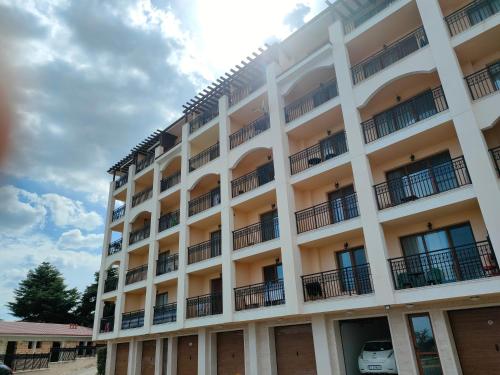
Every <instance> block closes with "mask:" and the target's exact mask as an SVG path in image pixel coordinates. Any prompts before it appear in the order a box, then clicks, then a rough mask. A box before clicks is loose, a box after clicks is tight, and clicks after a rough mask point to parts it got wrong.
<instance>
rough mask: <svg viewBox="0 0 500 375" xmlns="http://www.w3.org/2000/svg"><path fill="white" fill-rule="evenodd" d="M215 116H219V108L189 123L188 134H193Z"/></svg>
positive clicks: (200, 115) (206, 112)
mask: <svg viewBox="0 0 500 375" xmlns="http://www.w3.org/2000/svg"><path fill="white" fill-rule="evenodd" d="M217 116H219V106H215V107H214V108H212V109H211V110H209V111H205V112H203V113H201V114H199V115H198V116H197V117H195V118H194V119H192V120H191V121H190V122H189V134H191V133H194V132H195V131H196V130H198V129H200V128H201V127H203V126H204V125H206V124H208V123H209V122H210V121H211V120H212V119H214V118H216V117H217Z"/></svg>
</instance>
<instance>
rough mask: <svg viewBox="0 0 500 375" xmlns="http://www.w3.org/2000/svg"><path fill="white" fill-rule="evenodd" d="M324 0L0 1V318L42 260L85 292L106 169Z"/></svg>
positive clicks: (97, 248)
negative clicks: (5, 128) (1, 125)
mask: <svg viewBox="0 0 500 375" xmlns="http://www.w3.org/2000/svg"><path fill="white" fill-rule="evenodd" d="M324 7H325V4H324V1H319V0H308V1H307V0H304V1H297V0H279V1H269V0H253V1H248V0H210V1H209V0H188V1H186V0H170V1H169V0H137V1H132V0H85V1H82V0H43V1H42V0H39V1H36V0H18V1H15V0H11V1H10V0H0V69H1V70H2V71H0V85H1V86H0V88H1V89H2V90H4V91H6V92H7V94H8V97H9V98H10V102H11V103H12V109H13V110H12V112H13V118H14V129H12V132H11V134H10V137H9V140H10V148H9V154H8V158H7V160H6V161H4V163H3V164H2V165H1V166H0V319H7V320H9V319H14V318H13V317H12V316H10V315H9V314H8V310H7V309H6V307H5V303H6V302H7V301H9V300H11V298H12V290H13V289H14V288H15V287H16V286H17V284H18V282H19V281H20V280H21V279H22V278H24V277H25V275H26V272H27V271H28V270H29V269H31V268H33V267H35V266H36V265H38V264H39V263H40V262H42V261H44V260H48V261H50V262H52V263H54V264H56V265H57V266H58V267H59V268H60V269H61V271H62V272H63V274H64V276H65V278H66V280H67V283H68V284H69V285H70V286H76V287H78V288H79V289H80V290H82V289H83V288H84V287H85V285H86V284H88V283H89V282H91V280H92V275H93V272H94V271H96V270H98V268H99V262H100V260H99V259H100V253H101V246H102V232H103V229H104V215H105V204H106V199H107V188H108V185H109V181H110V177H109V176H108V175H107V174H106V170H107V169H108V168H109V167H110V166H111V165H112V164H114V163H115V162H116V161H117V160H119V159H120V158H121V157H123V156H125V154H126V153H127V152H128V151H129V150H130V148H131V147H133V146H134V145H135V144H137V143H138V142H139V141H140V140H142V139H143V138H145V137H146V136H147V135H149V134H150V133H151V132H152V131H153V130H155V129H157V128H163V127H165V126H166V125H168V124H169V123H170V122H171V121H172V120H174V119H176V118H177V117H178V116H179V115H180V110H181V106H182V104H184V103H185V102H186V101H187V100H188V99H190V98H191V97H193V96H194V94H196V92H197V91H198V90H199V89H200V88H203V87H204V85H206V84H207V83H209V82H210V81H211V80H213V79H214V78H216V77H218V76H219V75H221V74H222V73H224V72H225V71H227V70H228V69H229V68H230V67H232V66H233V65H234V64H236V63H238V62H239V61H240V60H241V59H242V58H243V57H245V56H247V55H249V54H250V53H251V52H253V51H255V50H256V49H257V47H260V46H263V44H264V43H272V42H273V41H276V40H281V39H283V38H284V37H286V36H287V35H289V34H290V33H291V32H292V31H293V30H294V29H296V28H297V27H299V26H300V25H302V24H303V22H304V21H307V20H309V19H310V18H311V17H313V16H314V15H316V14H317V13H319V12H320V11H321V10H322V9H323V8H324Z"/></svg>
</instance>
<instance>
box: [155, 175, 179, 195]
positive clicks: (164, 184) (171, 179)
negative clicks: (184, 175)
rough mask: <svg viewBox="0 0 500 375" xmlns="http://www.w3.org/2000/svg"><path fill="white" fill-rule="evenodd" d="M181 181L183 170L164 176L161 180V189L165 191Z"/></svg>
mask: <svg viewBox="0 0 500 375" xmlns="http://www.w3.org/2000/svg"><path fill="white" fill-rule="evenodd" d="M179 182H181V172H180V171H179V172H176V173H174V174H171V175H170V176H167V177H164V178H162V180H161V182H160V190H161V191H165V190H168V189H170V188H171V187H173V186H175V185H177V184H178V183H179Z"/></svg>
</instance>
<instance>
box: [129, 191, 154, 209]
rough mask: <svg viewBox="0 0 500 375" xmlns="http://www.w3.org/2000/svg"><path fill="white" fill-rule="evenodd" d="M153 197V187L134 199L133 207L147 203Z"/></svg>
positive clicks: (136, 195) (138, 194) (135, 195)
mask: <svg viewBox="0 0 500 375" xmlns="http://www.w3.org/2000/svg"><path fill="white" fill-rule="evenodd" d="M152 196H153V187H150V188H147V189H145V190H143V191H140V192H138V193H136V194H134V196H133V197H132V207H135V206H137V205H139V204H141V203H142V202H145V201H147V200H148V199H150V198H151V197H152Z"/></svg>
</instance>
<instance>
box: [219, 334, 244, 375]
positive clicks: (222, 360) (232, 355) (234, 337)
mask: <svg viewBox="0 0 500 375" xmlns="http://www.w3.org/2000/svg"><path fill="white" fill-rule="evenodd" d="M217 374H218V375H236V374H238V375H243V374H245V344H244V333H243V331H228V332H218V333H217Z"/></svg>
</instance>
